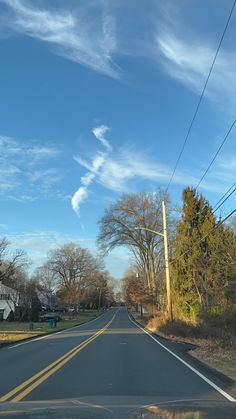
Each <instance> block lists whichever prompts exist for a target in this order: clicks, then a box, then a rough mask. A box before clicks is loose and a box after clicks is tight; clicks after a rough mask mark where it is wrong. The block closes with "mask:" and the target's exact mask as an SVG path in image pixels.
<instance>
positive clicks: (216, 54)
mask: <svg viewBox="0 0 236 419" xmlns="http://www.w3.org/2000/svg"><path fill="white" fill-rule="evenodd" d="M235 4H236V0H234V2H233V5H232V7H231V10H230V13H229V16H228V19H227V22H226V25H225V27H224V30H223V33H222V35H221V38H220V42H219V44H218V47H217V50H216V53H215V56H214V58H213V61H212V64H211V67H210V70H209V72H208V75H207V78H206V81H205V84H204V86H203V90H202V93H201V95H200V97H199V100H198V103H197V106H196V109H195V112H194V114H193V117H192V119H191V122H190V125H189V128H188V131H187V134H186V136H185V139H184V142H183V145H182V147H181V150H180V153H179V156H178V158H177V161H176V163H175V166H174V169H173V172H172V175H171V177H170V180H169V183H168V185H167V187H166V192H167V191H168V189H169V187H170V185H171V182H172V180H173V177H174V175H175V172H176V169H177V167H178V164H179V161H180V159H181V157H182V154H183V152H184V149H185V146H186V143H187V141H188V138H189V135H190V132H191V130H192V126H193V124H194V122H195V119H196V116H197V114H198V111H199V108H200V105H201V102H202V99H203V96H204V93H205V91H206V87H207V85H208V81H209V79H210V76H211V73H212V70H213V67H214V65H215V62H216V58H217V56H218V53H219V50H220V47H221V44H222V42H223V39H224V36H225V33H226V31H227V28H228V25H229V22H230V19H231V16H232V14H233V11H234V7H235Z"/></svg>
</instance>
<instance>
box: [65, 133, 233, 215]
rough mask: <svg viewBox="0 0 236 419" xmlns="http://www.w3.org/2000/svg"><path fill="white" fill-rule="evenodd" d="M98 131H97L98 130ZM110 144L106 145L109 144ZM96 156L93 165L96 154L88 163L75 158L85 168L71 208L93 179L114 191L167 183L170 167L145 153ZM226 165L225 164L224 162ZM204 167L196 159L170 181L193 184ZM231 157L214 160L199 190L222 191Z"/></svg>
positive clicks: (230, 178) (77, 206)
mask: <svg viewBox="0 0 236 419" xmlns="http://www.w3.org/2000/svg"><path fill="white" fill-rule="evenodd" d="M98 132H100V131H99V130H98ZM109 145H110V144H109ZM109 150H110V152H109V153H106V154H104V153H102V155H100V160H101V161H100V163H99V164H98V165H97V167H95V166H96V164H95V162H96V158H97V157H98V156H99V155H98V156H96V158H95V160H94V161H92V163H89V162H88V161H86V160H84V159H82V158H79V157H76V158H75V159H76V161H77V162H78V164H79V165H80V166H81V167H84V168H85V169H87V170H88V172H87V173H86V175H85V176H84V177H82V178H81V184H82V185H81V187H80V188H79V189H78V191H77V192H76V194H75V195H74V197H73V199H72V205H73V209H74V210H75V211H76V212H77V213H79V209H80V205H81V204H82V203H83V202H84V201H85V200H86V199H87V198H88V189H87V188H88V186H89V185H90V184H91V183H92V181H94V180H95V178H96V182H98V183H99V184H100V185H102V186H103V187H104V188H106V189H108V190H110V191H113V192H116V193H124V192H127V193H129V192H133V191H135V190H140V185H141V182H142V184H143V186H144V187H145V188H148V187H149V188H150V186H151V187H153V186H154V185H165V184H167V183H168V181H169V179H170V176H171V173H172V170H173V168H172V167H169V166H167V165H164V164H162V163H161V162H159V161H158V160H156V159H155V160H154V159H153V158H152V157H151V156H150V155H148V154H145V152H141V151H138V150H137V149H130V148H127V147H124V146H123V147H122V148H119V149H118V150H113V151H111V148H110V147H109ZM228 162H229V164H228V165H227V163H228ZM204 170H205V167H203V166H202V163H201V162H199V166H198V167H196V169H195V170H194V171H193V170H192V169H191V170H190V169H181V170H177V172H176V175H175V177H174V179H173V182H174V183H175V184H176V185H179V186H183V187H185V186H188V185H191V186H196V185H197V183H198V181H199V179H200V178H201V176H202V173H203V171H204ZM234 172H235V159H234V158H232V159H231V160H226V159H224V160H223V159H221V160H219V161H217V162H216V164H215V165H214V167H213V168H212V170H211V172H210V173H209V174H208V176H207V179H205V180H204V182H202V184H201V189H202V190H205V191H208V192H211V193H215V194H217V193H222V192H224V191H225V189H227V187H228V186H229V185H230V183H232V182H233V180H234V177H235V176H234Z"/></svg>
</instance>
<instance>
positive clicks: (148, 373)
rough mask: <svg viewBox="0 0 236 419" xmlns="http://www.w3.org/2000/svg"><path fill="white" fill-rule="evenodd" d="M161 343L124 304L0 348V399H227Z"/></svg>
mask: <svg viewBox="0 0 236 419" xmlns="http://www.w3.org/2000/svg"><path fill="white" fill-rule="evenodd" d="M161 342H162V343H161V344H163V341H161ZM164 345H165V346H166V347H167V349H165V348H164V347H163V346H161V345H160V344H158V343H157V342H156V341H155V340H154V339H153V338H152V337H151V336H149V335H148V334H146V333H145V332H144V331H143V330H142V329H141V328H139V327H138V326H137V325H136V324H135V323H134V322H132V320H131V319H130V318H129V316H128V313H127V311H126V309H125V308H115V309H111V310H109V311H108V312H106V313H104V314H103V315H102V316H100V317H99V318H97V319H95V320H93V321H91V322H89V323H87V324H84V325H81V326H78V327H75V328H72V329H70V330H67V331H63V332H58V333H57V334H53V335H49V336H47V337H44V338H43V339H42V338H41V339H38V340H32V341H30V342H29V341H28V342H22V343H20V344H16V345H13V346H12V347H5V348H2V349H1V350H0V375H1V380H0V383H1V384H0V400H1V401H2V402H18V401H39V400H52V399H54V400H55V399H57V400H58V399H71V398H77V399H78V398H80V399H81V400H85V401H86V400H87V401H91V400H93V402H94V401H96V400H100V401H101V399H102V400H117V398H119V399H120V400H123V401H124V400H125V401H126V403H127V402H128V401H129V402H131V401H133V400H139V401H140V402H147V403H152V402H159V401H164V402H166V401H170V400H212V401H213V400H214V401H215V400H222V401H223V400H225V401H226V400H227V399H228V400H230V399H229V398H228V397H227V395H228V390H227V389H224V390H225V391H226V394H224V392H223V393H220V389H219V388H214V387H213V386H214V383H212V382H211V381H209V382H207V381H205V379H206V380H208V379H209V378H210V377H209V375H204V376H203V377H201V376H199V375H197V372H196V371H195V370H192V369H190V368H189V367H188V365H186V364H184V363H183V362H181V360H180V359H178V358H176V357H175V356H174V355H173V353H170V352H168V343H167V344H166V343H164ZM169 348H170V347H169ZM171 351H172V348H171ZM177 356H179V355H178V354H177ZM210 379H211V378H210ZM212 384H213V386H212Z"/></svg>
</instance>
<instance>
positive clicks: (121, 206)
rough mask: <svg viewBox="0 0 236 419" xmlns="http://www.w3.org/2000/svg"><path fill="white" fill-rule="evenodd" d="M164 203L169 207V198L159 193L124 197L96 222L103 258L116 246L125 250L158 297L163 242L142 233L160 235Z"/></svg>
mask: <svg viewBox="0 0 236 419" xmlns="http://www.w3.org/2000/svg"><path fill="white" fill-rule="evenodd" d="M163 199H165V202H166V204H167V206H168V207H169V199H168V196H166V194H165V193H164V192H163V191H162V190H160V189H158V190H157V191H156V192H155V193H138V194H130V195H123V196H122V197H121V198H120V199H118V200H117V201H116V202H115V203H114V204H112V205H111V206H110V208H108V209H107V210H106V211H105V214H104V216H103V217H102V219H101V220H100V222H99V225H100V233H99V236H98V243H99V245H100V248H101V250H102V251H103V252H104V254H106V253H107V252H109V251H111V250H112V249H114V248H115V247H117V246H127V247H128V248H129V250H130V251H131V252H132V253H133V255H134V257H135V259H136V263H137V264H138V266H139V268H140V270H141V271H142V272H143V274H144V276H145V280H146V285H147V288H148V290H149V292H151V293H152V294H153V295H157V293H158V290H159V284H158V276H161V272H162V270H163V265H164V262H163V239H162V237H160V236H159V235H156V234H154V233H153V232H151V231H148V230H145V229H149V230H154V231H157V232H162V229H163V226H162V207H161V203H162V200H163ZM169 225H170V223H169ZM141 228H143V229H141Z"/></svg>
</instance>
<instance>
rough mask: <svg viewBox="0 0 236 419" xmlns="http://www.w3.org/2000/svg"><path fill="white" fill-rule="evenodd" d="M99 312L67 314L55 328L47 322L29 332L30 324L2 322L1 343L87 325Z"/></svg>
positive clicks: (39, 323)
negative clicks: (78, 325)
mask: <svg viewBox="0 0 236 419" xmlns="http://www.w3.org/2000/svg"><path fill="white" fill-rule="evenodd" d="M97 315H98V312H97V310H88V311H85V312H80V313H79V314H78V315H77V316H73V317H72V316H70V315H68V314H67V313H65V315H63V320H61V321H60V322H57V326H56V327H55V328H51V327H49V325H48V323H47V322H37V323H34V330H33V331H30V330H29V322H8V321H1V322H0V341H8V340H11V341H13V340H21V339H24V338H25V337H27V336H35V335H41V334H44V333H48V332H51V331H53V330H61V329H65V328H69V327H72V326H75V325H77V324H82V323H85V322H87V321H89V320H92V319H93V318H95V317H97Z"/></svg>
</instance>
